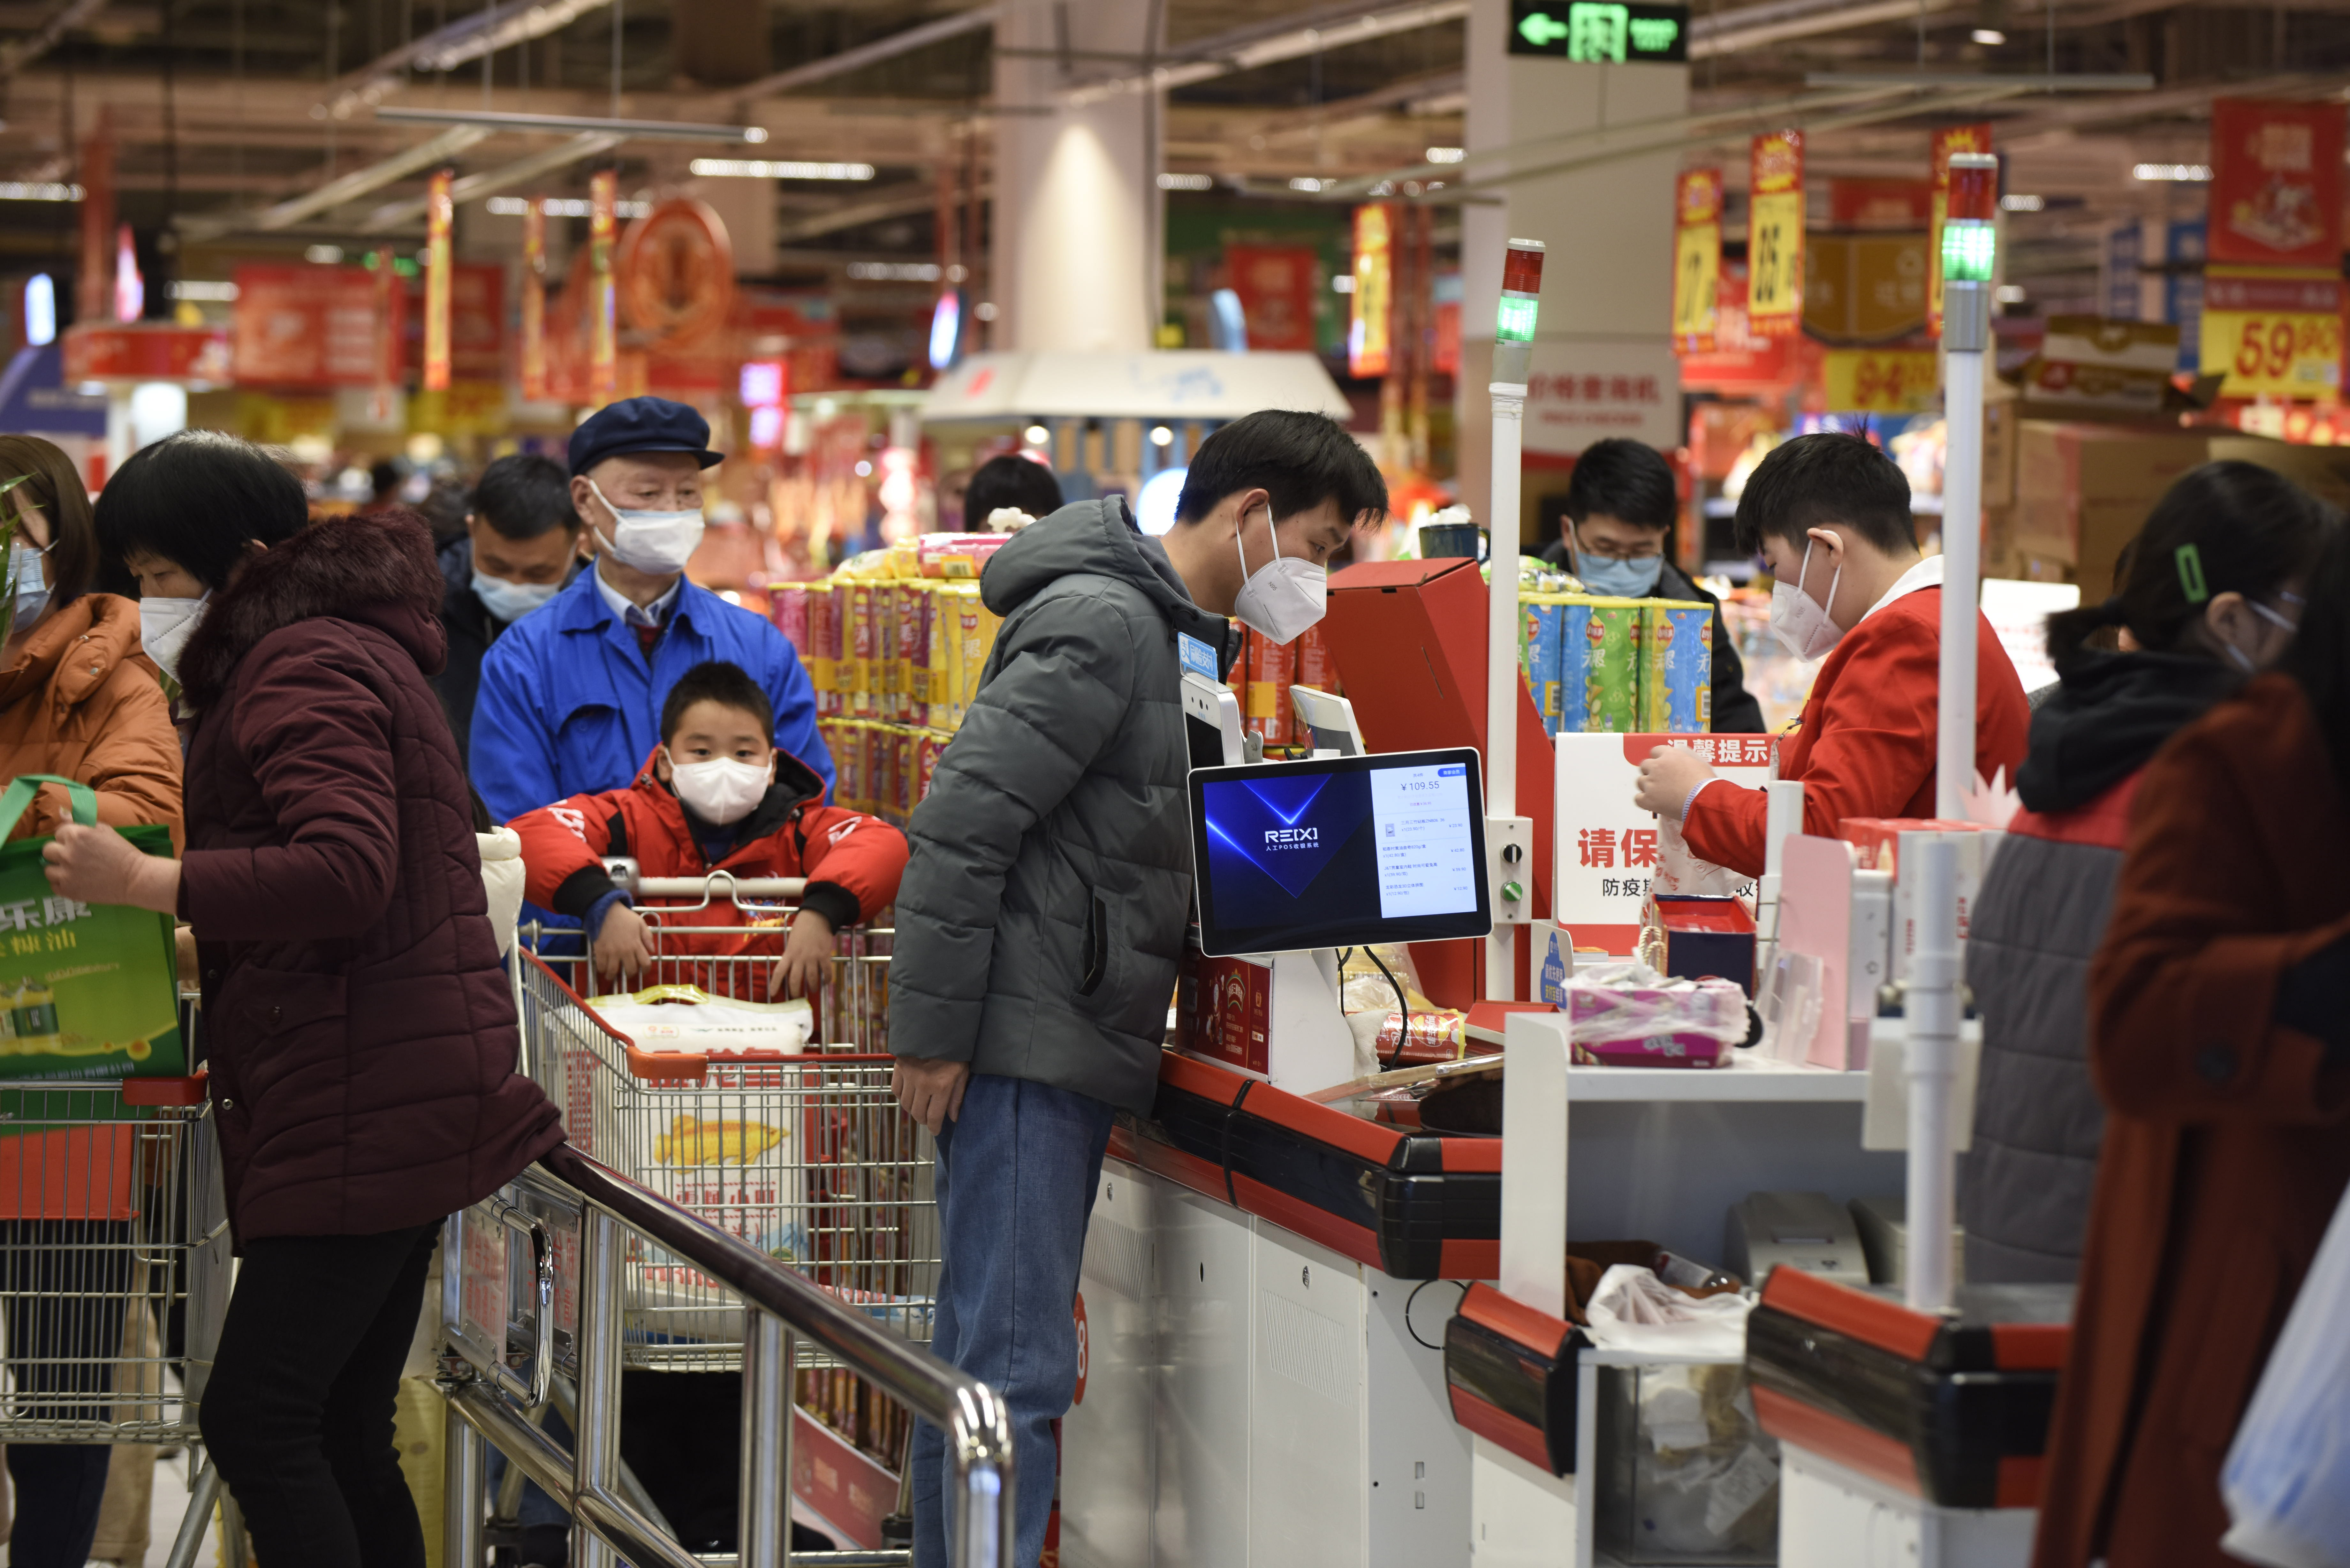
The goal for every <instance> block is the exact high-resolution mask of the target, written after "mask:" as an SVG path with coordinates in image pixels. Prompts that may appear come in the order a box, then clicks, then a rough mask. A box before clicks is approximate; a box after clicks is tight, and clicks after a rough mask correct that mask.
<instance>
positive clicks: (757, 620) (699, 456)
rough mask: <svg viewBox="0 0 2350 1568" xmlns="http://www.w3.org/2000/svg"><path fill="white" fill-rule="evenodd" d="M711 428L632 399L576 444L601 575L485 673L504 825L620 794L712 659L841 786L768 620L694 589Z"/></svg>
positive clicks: (496, 802) (582, 583) (486, 754)
mask: <svg viewBox="0 0 2350 1568" xmlns="http://www.w3.org/2000/svg"><path fill="white" fill-rule="evenodd" d="M709 446H710V425H709V421H706V420H704V419H703V418H702V416H701V415H700V414H698V413H696V412H694V411H693V410H691V409H690V408H688V407H686V406H685V405H684V404H683V403H672V402H671V401H669V400H667V399H665V398H627V399H623V400H621V401H619V402H617V403H613V404H611V405H610V406H608V407H607V408H604V409H601V410H598V411H597V412H596V413H594V414H592V415H590V416H589V417H588V418H587V420H585V421H582V422H581V423H580V425H579V427H578V429H577V430H575V431H572V432H571V452H570V457H571V503H572V505H573V506H574V507H575V508H576V509H577V511H578V514H579V517H580V520H581V522H582V523H584V524H586V527H585V530H584V532H585V535H586V536H587V539H588V540H591V541H593V544H594V547H595V553H596V566H595V569H594V570H593V571H587V572H582V573H580V574H579V575H578V576H577V577H576V578H574V579H573V580H572V582H571V585H570V586H569V587H567V588H565V589H564V590H563V592H562V593H560V594H558V595H557V596H556V597H555V598H554V599H553V600H552V601H550V602H549V603H548V604H547V606H546V608H545V609H544V610H542V611H541V612H539V613H538V614H536V615H529V616H525V617H523V618H521V619H520V620H517V621H515V623H514V626H513V627H512V628H510V629H509V630H508V631H507V632H506V633H505V635H504V636H503V637H501V638H499V639H497V641H496V642H494V643H493V644H492V645H491V647H490V650H489V652H488V654H487V655H486V656H485V657H484V659H483V660H482V689H481V694H480V696H479V697H478V698H476V699H475V701H474V706H473V751H472V763H473V787H474V788H475V789H477V790H479V791H480V792H481V795H482V799H483V800H484V801H485V802H486V803H487V804H488V805H489V808H490V812H491V815H494V816H495V817H496V818H497V819H498V820H499V821H501V822H507V821H511V820H513V819H514V818H515V817H517V816H520V815H522V814H523V813H525V812H526V811H534V810H536V809H537V808H538V807H540V806H542V805H547V804H549V803H550V802H553V801H558V800H562V799H564V798H565V797H566V796H568V795H574V794H589V793H593V792H596V791H598V790H608V789H625V788H626V787H628V784H629V781H630V780H632V779H634V778H635V777H636V776H637V770H638V769H639V768H640V767H642V766H643V765H644V761H645V759H646V758H647V757H649V756H650V755H651V754H652V751H653V748H654V747H655V746H656V745H658V744H660V712H661V703H662V701H664V700H665V699H667V697H668V696H669V689H670V688H671V686H673V685H675V684H676V683H677V679H678V677H679V676H681V675H682V674H684V673H685V672H686V671H687V670H691V669H692V668H693V667H694V666H695V665H697V664H701V663H703V662H705V661H706V660H709V659H724V660H725V661H726V662H728V663H730V664H736V665H740V666H741V667H742V668H743V670H747V671H748V672H749V673H750V676H751V678H752V679H753V680H756V681H757V682H758V683H759V685H760V686H761V688H762V689H764V691H766V693H767V699H768V701H771V702H773V703H774V704H775V744H776V745H778V746H780V747H781V748H783V749H784V750H785V751H786V752H789V753H791V754H792V755H794V756H795V757H797V758H799V759H800V760H801V761H802V762H804V763H807V765H808V766H810V767H812V768H814V769H815V770H816V772H817V773H818V774H821V775H822V776H823V778H824V783H825V788H826V789H827V791H828V790H830V789H831V787H832V754H831V753H829V752H828V751H827V750H826V749H825V744H824V742H823V740H822V739H821V738H819V737H818V735H817V734H816V689H815V687H814V686H812V685H811V684H809V681H808V677H807V671H806V670H805V669H803V668H802V667H801V665H800V660H799V655H798V654H797V653H796V652H795V651H794V650H793V648H792V645H791V644H790V643H788V642H786V641H785V640H784V635H783V633H781V632H779V631H777V630H776V629H775V627H774V626H773V625H771V624H770V623H769V622H768V621H767V620H765V619H764V618H762V617H759V616H755V615H753V614H752V613H751V612H750V611H748V610H746V609H743V608H742V607H739V606H735V605H730V604H728V603H727V602H726V601H725V600H724V599H722V598H720V597H718V596H717V595H716V594H713V593H712V592H710V591H709V590H708V589H707V588H702V587H697V586H695V585H694V584H692V583H690V582H688V581H686V579H685V563H686V561H687V559H688V558H689V557H690V556H692V554H693V550H694V546H695V545H699V544H700V543H701V542H702V470H704V469H706V468H709V467H710V466H711V465H712V464H713V463H715V462H718V461H719V454H718V453H716V452H712V451H710V450H709Z"/></svg>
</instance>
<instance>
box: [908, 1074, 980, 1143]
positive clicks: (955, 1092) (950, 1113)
mask: <svg viewBox="0 0 2350 1568" xmlns="http://www.w3.org/2000/svg"><path fill="white" fill-rule="evenodd" d="M970 1086H971V1064H970V1063H968V1062H936V1061H931V1060H928V1059H926V1058H923V1057H920V1056H900V1057H899V1058H898V1059H897V1064H896V1065H894V1066H892V1067H891V1068H890V1069H889V1090H890V1093H892V1094H894V1095H896V1096H898V1103H899V1105H901V1106H905V1107H906V1114H907V1115H908V1116H911V1117H913V1118H914V1119H915V1120H916V1121H918V1122H920V1123H921V1124H922V1125H923V1126H924V1127H928V1128H930V1129H931V1137H937V1136H938V1135H939V1129H940V1128H941V1127H944V1126H946V1125H947V1123H949V1122H951V1121H955V1120H959V1119H960V1118H961V1117H962V1092H963V1090H965V1089H967V1088H969V1087H970Z"/></svg>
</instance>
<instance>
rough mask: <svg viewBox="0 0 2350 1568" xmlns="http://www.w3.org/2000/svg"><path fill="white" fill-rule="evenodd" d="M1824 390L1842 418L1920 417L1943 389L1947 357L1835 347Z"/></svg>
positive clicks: (1827, 361)
mask: <svg viewBox="0 0 2350 1568" xmlns="http://www.w3.org/2000/svg"><path fill="white" fill-rule="evenodd" d="M1820 378H1821V380H1822V383H1823V385H1822V388H1821V390H1822V392H1823V393H1824V394H1825V401H1826V404H1827V411H1828V412H1830V413H1836V414H1919V413H1924V412H1926V411H1927V410H1930V409H1931V408H1932V407H1933V406H1934V402H1935V399H1936V397H1937V395H1938V394H1939V391H1940V389H1941V357H1940V356H1939V355H1938V354H1935V353H1934V352H1933V351H1932V350H1930V349H1918V348H1831V349H1829V350H1828V351H1827V352H1826V353H1825V354H1824V355H1822V356H1821V357H1820Z"/></svg>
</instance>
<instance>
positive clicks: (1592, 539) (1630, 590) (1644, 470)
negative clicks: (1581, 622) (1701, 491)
mask: <svg viewBox="0 0 2350 1568" xmlns="http://www.w3.org/2000/svg"><path fill="white" fill-rule="evenodd" d="M1678 513H1679V501H1678V499H1677V497H1676V495H1675V493H1674V485H1673V471H1672V469H1671V468H1670V467H1669V466H1668V465H1667V463H1666V462H1665V460H1664V459H1663V458H1662V457H1660V456H1659V455H1658V454H1657V452H1656V450H1655V449H1654V448H1653V447H1649V446H1647V445H1645V444H1643V443H1642V442H1639V441H1626V440H1624V439H1622V438H1620V437H1613V436H1611V437H1610V438H1608V439H1607V440H1606V441H1597V442H1595V443H1593V444H1592V445H1591V446H1589V447H1587V448H1586V449H1585V450H1584V453H1583V455H1582V456H1581V457H1579V458H1577V459H1575V472H1574V474H1573V475H1572V476H1571V477H1570V478H1569V479H1568V480H1567V482H1566V520H1565V526H1564V527H1563V528H1562V529H1561V530H1560V535H1559V537H1558V538H1556V539H1554V540H1552V541H1551V542H1550V544H1549V545H1546V546H1544V549H1543V553H1542V554H1543V559H1544V560H1545V561H1548V562H1550V563H1552V564H1553V565H1555V566H1565V567H1566V568H1567V569H1568V570H1569V571H1571V572H1573V573H1574V574H1575V576H1577V577H1580V578H1581V579H1582V580H1583V586H1584V587H1585V588H1586V589H1587V590H1588V591H1590V592H1592V593H1595V594H1605V595H1607V596H1608V597H1614V598H1627V599H1649V598H1657V599H1687V600H1689V601H1690V603H1692V604H1708V605H1711V606H1712V607H1713V728H1714V731H1715V732H1716V733H1731V734H1760V733H1761V732H1763V705H1762V704H1761V703H1759V702H1757V701H1755V700H1754V696H1753V694H1752V692H1750V691H1747V690H1746V667H1745V666H1744V665H1743V664H1742V663H1740V662H1739V659H1738V645H1737V643H1736V642H1735V641H1734V640H1732V639H1731V635H1730V628H1729V627H1728V626H1726V625H1725V624H1723V621H1722V618H1721V600H1719V599H1717V598H1715V597H1713V596H1712V595H1711V594H1710V593H1707V592H1706V591H1705V590H1704V589H1703V588H1700V587H1698V586H1697V585H1696V584H1695V583H1693V582H1691V581H1690V579H1689V578H1688V576H1685V575H1684V574H1683V573H1682V572H1681V570H1680V569H1679V567H1677V566H1674V565H1673V564H1672V563H1671V562H1670V561H1668V560H1666V559H1665V543H1666V541H1667V540H1669V538H1671V537H1672V531H1673V519H1674V517H1675V516H1676V515H1677V514H1678Z"/></svg>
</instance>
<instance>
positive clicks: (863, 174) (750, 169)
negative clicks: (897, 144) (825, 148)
mask: <svg viewBox="0 0 2350 1568" xmlns="http://www.w3.org/2000/svg"><path fill="white" fill-rule="evenodd" d="M688 167H689V168H691V170H692V171H694V172H695V173H696V174H699V175H701V176H702V177H703V178H704V179H710V178H719V179H727V180H870V179H872V178H873V165H871V164H870V163H794V162H783V163H775V162H769V161H767V160H765V159H764V158H697V159H695V160H694V161H692V162H691V164H689V165H688Z"/></svg>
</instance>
